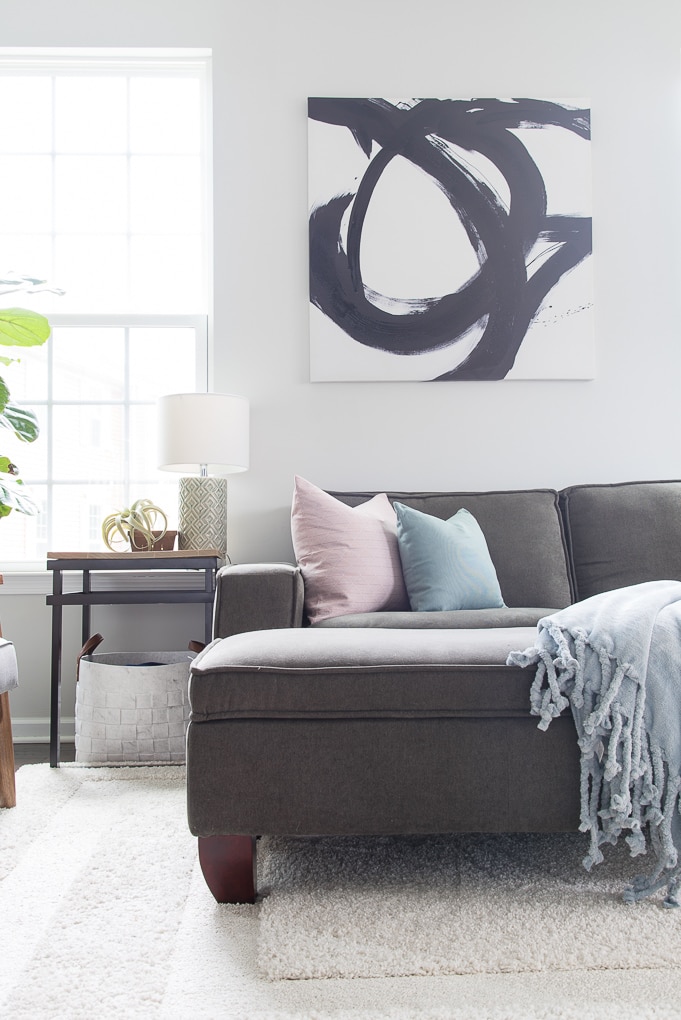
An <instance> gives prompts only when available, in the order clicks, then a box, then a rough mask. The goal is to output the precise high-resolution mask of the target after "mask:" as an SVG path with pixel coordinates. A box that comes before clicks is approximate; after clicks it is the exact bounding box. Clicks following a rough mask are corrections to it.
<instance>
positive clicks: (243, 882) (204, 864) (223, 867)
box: [199, 836, 256, 903]
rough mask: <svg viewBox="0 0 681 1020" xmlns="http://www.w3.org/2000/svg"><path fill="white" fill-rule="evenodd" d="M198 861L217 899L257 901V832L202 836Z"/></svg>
mask: <svg viewBox="0 0 681 1020" xmlns="http://www.w3.org/2000/svg"><path fill="white" fill-rule="evenodd" d="M199 863H200V865H201V871H202V872H203V877H204V878H205V880H206V885H207V886H208V888H209V889H210V891H211V892H212V894H213V896H214V897H215V899H216V900H217V901H218V903H255V894H256V857H255V837H254V836H199Z"/></svg>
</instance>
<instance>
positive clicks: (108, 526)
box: [102, 499, 177, 552]
mask: <svg viewBox="0 0 681 1020" xmlns="http://www.w3.org/2000/svg"><path fill="white" fill-rule="evenodd" d="M159 521H162V522H163V523H162V527H161V528H156V525H157V524H158V522H159ZM176 535H177V532H176V531H168V518H167V516H166V514H165V513H164V512H163V510H161V508H160V507H159V506H156V504H155V503H152V501H151V500H150V499H137V500H135V502H134V503H132V504H131V505H130V506H129V507H125V508H124V509H123V510H116V511H114V513H112V514H109V515H108V517H105V518H104V521H103V523H102V538H103V539H104V544H105V545H106V546H107V548H109V549H111V551H112V552H116V551H117V550H116V545H117V544H118V545H120V544H121V543H124V544H125V545H126V546H127V545H128V544H129V545H130V547H131V549H132V551H133V552H139V551H141V550H145V551H148V550H150V549H172V548H173V545H174V544H175V536H176Z"/></svg>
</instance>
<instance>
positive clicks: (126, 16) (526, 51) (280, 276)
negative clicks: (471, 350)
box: [0, 0, 681, 718]
mask: <svg viewBox="0 0 681 1020" xmlns="http://www.w3.org/2000/svg"><path fill="white" fill-rule="evenodd" d="M0 26H1V29H2V31H1V33H0V34H1V37H2V44H3V45H26V46H29V45H48V46H49V45H99V46H102V45H108V46H130V45H140V46H145V45H146V46H177V45H183V46H192V45H193V46H209V47H212V49H213V54H214V90H215V95H214V112H215V128H214V130H215V136H214V137H215V196H214V201H215V333H216V350H215V367H216V373H215V387H216V389H230V390H233V391H235V392H239V393H243V394H245V395H247V396H249V397H250V399H251V403H252V448H251V469H250V471H249V472H248V473H247V474H243V475H239V476H236V477H235V478H234V479H233V481H232V482H231V483H230V551H231V554H232V557H233V558H235V559H237V560H249V559H257V560H263V559H269V558H275V559H287V558H289V557H290V555H291V547H290V537H289V526H288V513H289V505H290V494H291V488H292V476H293V474H294V472H298V473H300V474H303V475H305V476H306V477H307V478H309V479H310V480H312V481H314V482H316V483H317V484H319V485H320V486H322V487H328V488H337V489H343V488H371V489H373V488H383V487H385V488H391V487H392V488H401V489H407V490H408V489H447V488H451V489H465V488H471V489H477V488H497V487H499V488H504V487H508V488H512V487H516V486H526V485H530V486H532V485H549V486H555V487H562V486H564V485H569V484H572V483H577V482H584V481H617V480H626V479H633V478H662V477H666V478H670V477H679V476H680V475H681V452H680V444H679V426H678V413H677V407H678V392H679V382H680V379H681V344H680V343H679V322H680V320H681V317H680V315H679V312H680V311H681V309H680V308H679V297H678V294H679V291H680V290H681V287H680V286H679V283H680V280H681V264H680V263H681V258H680V255H679V238H680V236H681V229H680V228H681V198H680V197H679V196H680V194H681V189H679V186H678V181H679V173H680V170H681V144H680V138H681V109H680V105H681V104H680V98H681V87H680V84H681V82H680V71H681V66H680V60H679V57H680V51H681V6H680V5H679V4H678V3H677V2H675V0H674V2H673V0H649V2H648V3H647V4H645V5H642V4H640V3H639V2H634V0H577V2H573V3H571V4H558V3H555V2H554V0H517V2H515V3H509V2H508V0H481V2H479V3H477V4H476V5H470V4H464V3H461V2H457V0H420V2H419V3H412V2H409V3H407V2H406V0H345V2H343V3H330V2H324V0H287V2H286V3H282V2H281V0H248V2H242V3H239V4H237V3H229V2H226V0H191V2H189V0H98V2H97V3H92V2H91V0H68V2H66V0H33V2H32V3H26V2H25V0H0ZM308 95H341V96H342V95H354V96H372V95H384V96H385V95H387V96H390V95H395V96H401V95H417V96H424V97H425V96H452V97H456V96H469V95H470V96H474V95H481V96H524V95H530V96H538V97H543V98H551V97H561V96H579V97H586V98H590V99H591V103H592V109H593V146H592V153H593V182H594V248H595V257H594V269H595V296H596V308H595V318H596V336H597V350H598V376H597V378H596V379H595V380H594V381H592V382H515V383H450V384H440V385H432V384H427V383H417V384H415V383H404V384H402V383H399V384H398V383H383V384H373V383H361V384H332V383H325V384H310V383H309V382H308V372H307V344H308V339H307V333H308V307H307V200H306V103H305V101H306V97H307V96H308ZM6 587H7V586H6ZM10 603H11V605H10ZM6 606H7V608H5V607H6ZM101 612H102V613H103V614H107V613H109V614H113V615H112V616H110V617H109V616H106V615H105V617H104V619H103V624H102V625H101V626H108V627H109V629H110V630H111V629H112V628H113V629H114V630H115V629H116V628H117V627H119V626H120V627H121V628H123V629H124V625H125V621H124V619H123V616H122V615H121V614H123V611H122V610H119V611H117V614H118V615H116V612H115V611H113V610H102V611H101ZM176 612H182V610H176ZM0 614H1V618H2V623H3V627H4V630H5V633H7V634H9V633H10V631H13V632H14V633H13V636H15V637H16V640H17V644H18V646H19V653H20V662H21V661H22V656H23V657H24V658H25V662H26V666H25V667H24V665H23V662H22V688H21V689H20V690H19V691H17V692H16V694H15V695H14V696H13V714H14V716H15V718H16V717H18V716H32V715H40V714H43V715H45V714H46V712H47V709H46V707H45V708H44V711H41V709H40V706H44V705H45V704H46V702H45V698H46V676H47V671H46V666H45V665H44V664H45V663H46V661H47V659H46V657H45V656H46V649H47V648H48V646H49V626H48V623H49V618H48V616H47V613H46V610H45V609H44V600H43V599H41V598H38V597H35V596H20V597H9V596H8V597H5V598H2V599H0ZM109 621H110V622H109ZM188 625H189V624H188ZM101 626H100V629H101ZM74 627H75V624H74ZM29 630H30V632H33V631H34V630H35V631H37V632H38V633H39V635H40V639H39V644H41V643H42V644H44V649H45V654H38V653H36V652H35V643H33V644H31V645H29V639H28V634H29ZM172 630H173V628H170V631H171V633H169V634H168V633H167V632H161V631H159V635H160V636H161V637H163V638H164V639H165V638H166V637H168V638H169V639H170V640H172ZM127 636H130V637H131V640H132V635H127V634H126V637H127ZM145 639H146V638H145ZM70 640H71V642H72V644H74V643H76V641H75V638H71V639H70ZM131 647H132V645H131ZM41 662H42V665H41ZM43 670H44V672H43ZM67 697H68V694H66V695H65V698H67Z"/></svg>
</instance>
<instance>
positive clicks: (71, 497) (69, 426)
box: [0, 50, 210, 569]
mask: <svg viewBox="0 0 681 1020" xmlns="http://www.w3.org/2000/svg"><path fill="white" fill-rule="evenodd" d="M208 79H209V57H208V55H207V54H205V53H195V52H183V51H180V52H172V53H171V52H169V51H154V52H149V53H143V54H140V52H139V51H135V54H134V56H132V55H131V54H130V53H123V52H117V51H108V50H106V51H69V52H56V53H55V52H50V53H38V54H28V53H23V52H19V51H16V50H15V51H9V50H0V277H1V276H3V275H4V274H5V273H7V274H10V273H11V274H19V275H25V276H29V277H32V278H37V279H39V280H45V281H47V285H46V286H45V287H38V288H37V289H36V290H35V292H34V293H28V294H6V295H4V296H3V298H2V304H3V305H4V306H5V307H8V306H12V305H18V306H24V307H29V308H32V309H35V310H36V311H40V312H42V313H43V314H45V315H47V317H48V318H49V320H50V322H51V325H52V336H51V338H50V340H48V342H47V344H45V345H44V346H43V347H41V348H34V349H31V350H28V351H26V352H25V353H23V354H22V357H21V363H20V364H15V365H11V366H9V367H8V368H6V369H5V368H3V370H2V373H0V374H2V375H3V377H4V378H5V380H6V382H7V384H8V386H9V389H10V392H11V394H12V398H13V399H14V400H16V401H17V402H18V403H21V404H22V405H24V406H29V407H31V408H32V409H33V410H34V411H35V412H36V414H37V416H38V419H39V421H40V423H41V436H40V438H39V439H38V441H37V442H36V443H34V444H30V445H26V444H21V443H19V442H15V443H14V445H13V446H12V448H11V449H10V448H9V443H7V441H6V439H5V437H4V436H3V443H4V444H5V446H4V448H3V451H2V452H6V453H8V454H9V455H10V456H12V458H13V459H14V460H15V461H16V463H17V464H18V465H19V467H20V470H21V477H22V478H23V480H24V481H25V483H26V484H27V486H29V487H30V492H31V495H32V496H33V497H34V499H35V500H36V501H37V502H38V503H39V505H40V506H41V508H42V512H41V514H40V515H39V516H38V517H36V518H31V517H26V516H25V515H22V514H17V513H16V511H15V512H13V513H12V514H11V515H10V516H9V517H8V518H6V519H4V520H3V521H2V527H1V528H0V563H2V566H3V568H4V569H8V568H9V569H11V567H12V566H16V567H18V566H20V565H23V566H31V567H33V568H35V567H39V566H42V565H43V564H44V559H45V554H46V553H47V551H48V550H56V549H82V550H89V549H101V548H102V547H103V546H102V541H101V537H100V534H99V528H98V526H97V521H99V522H101V520H102V519H103V518H104V516H105V515H106V514H107V513H110V512H111V511H112V510H114V509H117V508H119V507H121V506H124V505H126V504H127V503H128V502H129V501H131V500H134V499H137V498H140V497H148V498H150V499H153V500H154V501H155V502H158V504H159V505H160V506H162V507H163V508H164V509H166V511H167V512H168V513H169V515H170V516H171V517H174V514H175V508H176V503H177V495H176V493H177V489H176V485H177V482H176V480H175V481H173V476H172V475H169V474H167V473H164V472H159V471H158V470H157V469H156V465H155V454H156V435H155V416H154V405H155V401H156V399H157V397H158V396H160V395H161V394H162V393H170V392H177V391H188V390H201V389H206V388H207V365H208V324H207V311H208V307H209V280H210V273H209V272H208V270H207V266H208V251H209V237H210V231H209V229H208V224H209V223H210V216H209V212H210V210H209V205H210V203H209V171H208V167H209V165H210V160H209V131H208V126H207V125H208V122H209V117H208V112H209V111H208V105H209V89H208ZM56 291H61V292H62V293H57V292H56ZM9 353H11V354H14V353H15V352H14V351H10V352H9ZM8 435H9V434H8Z"/></svg>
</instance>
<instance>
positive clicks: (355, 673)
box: [189, 627, 536, 723]
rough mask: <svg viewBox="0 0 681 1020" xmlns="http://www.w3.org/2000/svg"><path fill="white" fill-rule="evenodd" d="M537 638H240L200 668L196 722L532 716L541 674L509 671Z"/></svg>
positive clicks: (500, 631)
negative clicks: (512, 658)
mask: <svg viewBox="0 0 681 1020" xmlns="http://www.w3.org/2000/svg"><path fill="white" fill-rule="evenodd" d="M535 637H536V628H535V627H508V628H496V629H490V630H475V629H471V630H465V629H460V630H455V631H444V630H403V629H382V630H367V629H365V628H361V629H359V628H358V629H351V628H350V629H347V628H343V629H334V628H304V629H296V630H269V631H254V632H250V633H246V634H235V635H232V636H231V637H228V638H223V639H221V640H218V641H214V642H213V643H212V644H210V645H208V647H207V648H206V649H205V650H204V651H203V652H202V653H201V654H200V655H199V656H197V658H196V659H195V660H194V662H193V663H192V667H191V679H190V684H189V700H190V703H191V708H192V717H191V718H192V722H194V723H196V722H207V721H212V720H217V719H239V718H268V719H269V718H271V719H279V718H294V719H295V718H298V719H301V718H308V719H309V718H346V719H347V718H392V717H404V716H406V717H409V718H420V717H425V718H430V717H437V716H450V717H451V716H474V717H480V716H489V717H498V716H509V715H511V716H513V715H515V716H527V715H528V714H529V689H530V685H531V683H532V679H533V677H532V675H531V672H529V671H527V670H522V669H519V668H517V667H509V666H506V664H505V663H506V658H507V656H508V654H509V652H510V651H513V650H517V649H525V648H527V647H529V646H530V645H532V644H533V643H534V640H535Z"/></svg>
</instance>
